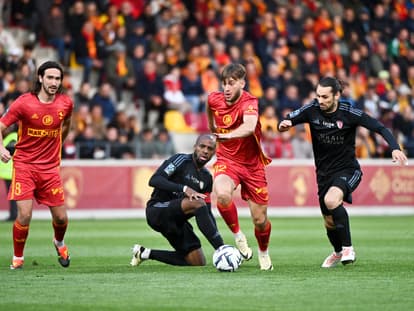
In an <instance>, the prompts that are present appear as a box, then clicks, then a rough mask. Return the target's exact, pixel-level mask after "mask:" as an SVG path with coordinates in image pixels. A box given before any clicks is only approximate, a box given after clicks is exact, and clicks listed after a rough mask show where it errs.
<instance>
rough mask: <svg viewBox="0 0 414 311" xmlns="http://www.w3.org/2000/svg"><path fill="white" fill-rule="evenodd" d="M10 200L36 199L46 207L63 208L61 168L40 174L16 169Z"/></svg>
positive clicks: (14, 170)
mask: <svg viewBox="0 0 414 311" xmlns="http://www.w3.org/2000/svg"><path fill="white" fill-rule="evenodd" d="M8 199H9V200H16V201H20V200H30V199H35V200H36V201H37V202H38V203H40V204H44V205H46V206H49V207H50V206H61V205H63V204H64V202H65V197H64V193H63V187H62V180H61V178H60V173H59V168H58V167H57V168H55V169H52V170H48V171H47V172H39V171H32V170H28V169H27V168H25V169H22V168H17V169H16V168H14V169H13V179H12V183H11V187H10V191H9V195H8Z"/></svg>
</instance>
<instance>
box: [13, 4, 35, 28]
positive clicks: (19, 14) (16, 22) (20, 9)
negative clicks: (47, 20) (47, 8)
mask: <svg viewBox="0 0 414 311" xmlns="http://www.w3.org/2000/svg"><path fill="white" fill-rule="evenodd" d="M10 2H11V16H10V19H11V24H12V25H13V26H17V27H22V28H25V29H27V30H29V31H30V32H31V33H35V32H36V28H37V25H38V22H39V17H38V14H37V12H36V6H35V4H34V0H13V1H10Z"/></svg>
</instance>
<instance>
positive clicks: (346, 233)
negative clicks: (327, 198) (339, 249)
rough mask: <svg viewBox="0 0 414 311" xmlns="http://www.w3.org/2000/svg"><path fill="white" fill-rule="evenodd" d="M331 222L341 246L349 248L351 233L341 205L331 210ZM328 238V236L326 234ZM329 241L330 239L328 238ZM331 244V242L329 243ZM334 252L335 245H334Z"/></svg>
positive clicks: (344, 210)
mask: <svg viewBox="0 0 414 311" xmlns="http://www.w3.org/2000/svg"><path fill="white" fill-rule="evenodd" d="M331 213H332V217H333V221H334V224H335V227H336V230H335V231H336V232H337V234H338V238H339V239H340V241H341V244H342V246H345V247H346V246H351V245H352V243H351V231H350V229H349V217H348V213H347V212H346V209H345V208H344V206H343V205H342V204H341V205H339V206H338V207H337V208H334V209H333V210H331ZM328 237H329V234H328ZM335 239H336V238H335ZM329 240H331V238H330V237H329ZM331 243H332V241H331ZM335 243H337V242H335ZM334 247H335V250H336V245H334Z"/></svg>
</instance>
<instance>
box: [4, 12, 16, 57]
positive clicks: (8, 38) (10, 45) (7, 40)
mask: <svg viewBox="0 0 414 311" xmlns="http://www.w3.org/2000/svg"><path fill="white" fill-rule="evenodd" d="M0 44H1V45H2V46H3V48H4V51H5V53H6V55H7V54H9V53H10V51H13V50H14V51H16V49H20V47H19V45H18V44H17V41H16V39H15V38H14V37H13V35H12V34H11V33H10V31H9V30H7V29H5V25H4V23H3V20H2V19H0Z"/></svg>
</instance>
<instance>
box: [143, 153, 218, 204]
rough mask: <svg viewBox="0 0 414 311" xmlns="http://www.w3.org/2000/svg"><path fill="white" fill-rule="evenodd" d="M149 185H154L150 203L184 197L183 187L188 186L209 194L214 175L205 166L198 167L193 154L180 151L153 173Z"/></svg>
mask: <svg viewBox="0 0 414 311" xmlns="http://www.w3.org/2000/svg"><path fill="white" fill-rule="evenodd" d="M149 185H150V186H151V187H154V191H153V192H152V194H151V199H150V200H149V201H148V205H151V204H154V203H155V202H168V201H171V200H175V199H179V198H184V192H183V188H184V186H188V187H190V188H192V189H194V191H197V192H199V193H204V194H209V193H211V191H212V188H213V177H212V175H211V173H210V172H209V171H208V170H207V169H206V168H205V167H203V168H198V167H197V166H196V165H195V163H194V161H193V155H192V154H182V153H178V154H175V155H173V156H171V157H170V158H169V159H167V160H165V161H164V162H163V163H162V164H161V166H160V167H159V168H158V169H157V170H156V171H155V173H154V175H152V177H151V179H150V181H149Z"/></svg>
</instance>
